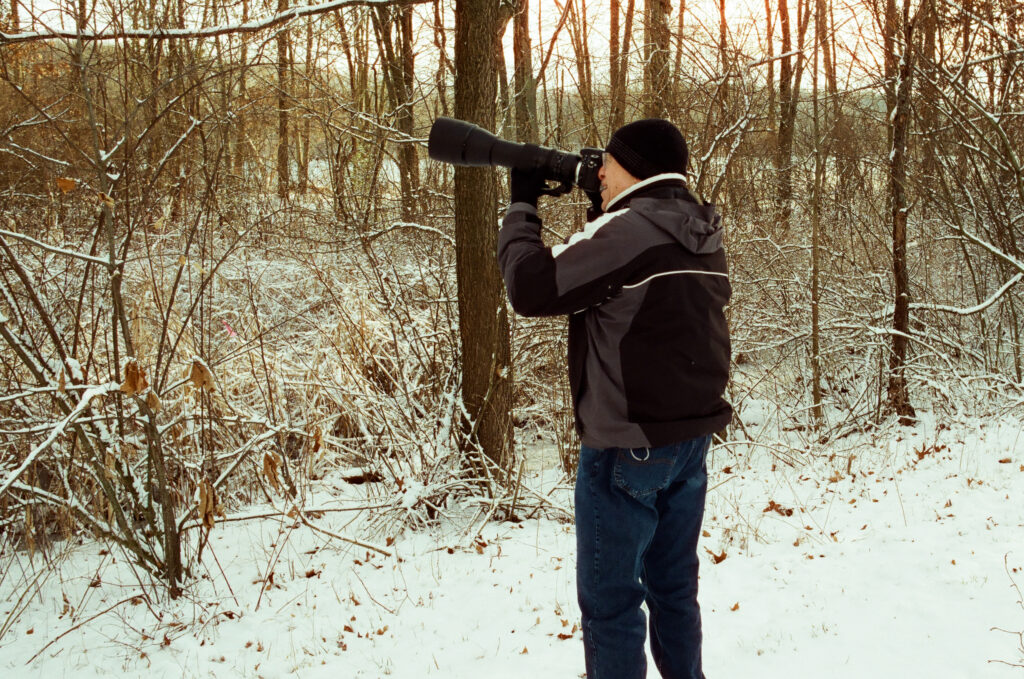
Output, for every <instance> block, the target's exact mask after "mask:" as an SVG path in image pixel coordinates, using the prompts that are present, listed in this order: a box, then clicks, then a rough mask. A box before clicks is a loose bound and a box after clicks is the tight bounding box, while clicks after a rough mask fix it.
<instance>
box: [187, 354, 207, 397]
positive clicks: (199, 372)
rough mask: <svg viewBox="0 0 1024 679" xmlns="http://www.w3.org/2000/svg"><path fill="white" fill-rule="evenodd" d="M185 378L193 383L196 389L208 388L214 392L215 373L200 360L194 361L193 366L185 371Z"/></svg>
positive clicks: (195, 359)
mask: <svg viewBox="0 0 1024 679" xmlns="http://www.w3.org/2000/svg"><path fill="white" fill-rule="evenodd" d="M185 378H186V379H187V380H189V381H190V382H192V384H193V385H194V386H195V387H196V389H202V388H204V387H205V388H206V389H209V390H210V391H213V390H214V389H213V386H214V382H213V373H212V372H210V369H209V368H208V367H207V365H206V364H205V363H204V362H203V361H202V360H200V359H198V358H194V359H192V365H191V366H189V367H188V368H186V369H185Z"/></svg>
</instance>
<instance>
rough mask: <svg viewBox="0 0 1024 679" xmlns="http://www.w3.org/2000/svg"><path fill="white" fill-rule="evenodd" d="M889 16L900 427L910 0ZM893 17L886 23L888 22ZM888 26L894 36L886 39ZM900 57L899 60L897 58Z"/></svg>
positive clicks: (895, 375)
mask: <svg viewBox="0 0 1024 679" xmlns="http://www.w3.org/2000/svg"><path fill="white" fill-rule="evenodd" d="M890 6H891V7H892V10H893V11H892V12H891V14H890V12H886V28H887V35H886V40H885V44H886V45H887V46H889V47H891V48H892V50H893V51H892V52H891V53H889V54H887V55H886V65H887V66H889V65H890V64H891V65H892V66H891V67H892V68H893V72H894V74H895V76H896V79H895V82H894V84H893V85H892V86H891V91H892V93H893V95H892V104H893V108H892V109H890V110H889V120H891V121H892V130H891V137H892V149H891V152H890V154H889V158H890V160H889V214H890V219H891V222H892V271H893V296H894V299H893V306H894V311H893V317H892V329H893V335H892V353H891V355H890V356H889V387H888V390H887V405H888V410H889V411H890V412H893V413H895V414H896V415H898V416H899V418H900V423H901V424H905V425H909V424H912V423H913V421H914V417H915V412H914V408H913V406H912V405H911V404H910V392H909V389H908V388H907V379H906V374H905V368H906V362H907V348H908V346H909V334H910V284H909V275H908V272H907V212H908V210H909V206H908V205H907V197H906V181H907V141H908V138H909V134H910V105H911V101H910V100H911V93H912V85H913V75H914V71H913V66H914V63H913V62H914V51H913V42H912V38H913V24H912V23H911V21H910V16H909V15H910V0H904V6H903V21H902V22H900V21H899V18H898V16H897V15H896V12H895V3H894V2H893V1H891V2H890ZM890 16H892V22H891V23H890V21H889V17H890ZM890 27H891V30H892V34H891V35H889V34H888V29H889V28H890ZM897 27H899V28H901V29H902V39H903V45H902V48H903V49H902V55H900V54H897V53H896V51H895V50H896V42H897V40H896V38H897V34H896V32H897ZM901 56H902V58H901Z"/></svg>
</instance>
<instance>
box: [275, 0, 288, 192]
mask: <svg viewBox="0 0 1024 679" xmlns="http://www.w3.org/2000/svg"><path fill="white" fill-rule="evenodd" d="M287 9H288V0H277V11H278V12H284V11H285V10H287ZM290 35H291V34H290V32H289V30H288V29H287V28H281V29H279V32H278V34H277V195H278V197H279V198H281V200H287V199H288V189H289V188H290V187H289V185H288V183H289V180H288V178H289V175H290V172H289V167H288V163H289V158H288V92H289V82H288V71H289V68H288V48H289V42H290V40H289V37H290Z"/></svg>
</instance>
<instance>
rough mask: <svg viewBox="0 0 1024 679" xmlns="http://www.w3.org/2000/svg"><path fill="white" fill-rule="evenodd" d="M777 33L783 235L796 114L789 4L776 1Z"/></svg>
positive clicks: (779, 197) (786, 223)
mask: <svg viewBox="0 0 1024 679" xmlns="http://www.w3.org/2000/svg"><path fill="white" fill-rule="evenodd" d="M779 32H780V34H781V38H782V54H783V56H782V58H781V60H780V62H779V139H778V146H777V147H776V152H775V170H776V171H777V172H778V175H779V189H778V195H777V199H776V203H777V207H778V213H779V226H780V228H781V231H782V233H786V232H787V231H789V217H790V214H791V212H792V205H791V202H792V199H793V171H792V168H791V164H792V156H793V123H794V120H793V118H792V117H791V116H790V115H789V114H790V110H791V109H792V110H795V108H796V107H795V106H793V100H795V99H796V95H795V94H794V92H793V62H792V59H793V57H792V56H790V54H789V53H790V52H791V51H792V49H793V37H792V31H791V29H790V23H789V3H788V0H779Z"/></svg>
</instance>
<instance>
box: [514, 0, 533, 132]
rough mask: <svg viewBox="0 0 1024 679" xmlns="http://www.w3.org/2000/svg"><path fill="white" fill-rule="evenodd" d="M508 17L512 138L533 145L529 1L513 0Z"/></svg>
mask: <svg viewBox="0 0 1024 679" xmlns="http://www.w3.org/2000/svg"><path fill="white" fill-rule="evenodd" d="M514 12H515V14H514V15H513V18H512V58H513V59H514V61H515V65H514V69H515V70H514V72H513V76H512V81H513V87H515V92H514V93H513V101H514V102H515V103H514V106H515V116H516V139H518V140H519V141H521V142H528V143H531V144H536V143H537V138H538V137H537V79H536V78H535V77H534V75H533V55H532V50H531V48H530V0H515V8H514Z"/></svg>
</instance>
